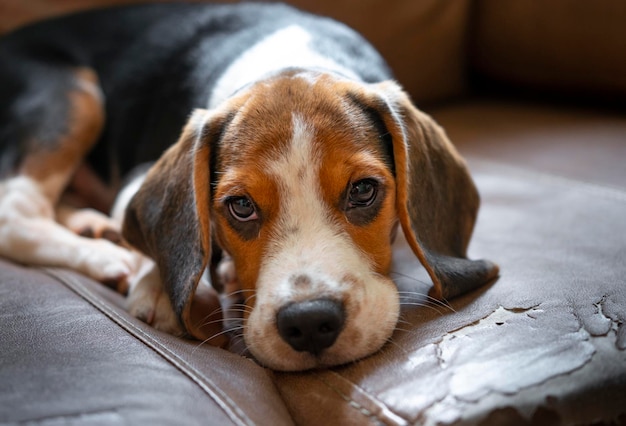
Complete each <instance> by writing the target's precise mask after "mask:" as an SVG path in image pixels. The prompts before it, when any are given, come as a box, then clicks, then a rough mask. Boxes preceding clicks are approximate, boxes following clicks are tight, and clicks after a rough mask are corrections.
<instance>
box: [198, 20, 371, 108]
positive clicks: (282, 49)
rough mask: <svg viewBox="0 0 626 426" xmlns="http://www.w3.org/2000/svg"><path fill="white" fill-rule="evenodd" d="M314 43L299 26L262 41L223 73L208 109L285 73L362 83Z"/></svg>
mask: <svg viewBox="0 0 626 426" xmlns="http://www.w3.org/2000/svg"><path fill="white" fill-rule="evenodd" d="M311 40H312V36H311V34H310V33H309V32H307V30H306V29H304V28H303V27H301V26H299V25H290V26H288V27H285V28H282V29H279V30H277V31H276V32H274V33H272V34H270V35H269V36H267V37H265V38H264V39H261V40H260V41H259V42H258V43H256V44H255V45H253V46H252V47H251V48H250V49H248V50H247V51H245V52H244V53H243V54H242V55H241V56H239V57H238V58H237V59H236V60H235V61H234V62H233V63H231V64H230V66H228V67H227V68H226V69H225V70H224V72H223V73H222V76H221V77H220V78H219V79H218V81H217V83H216V85H215V87H214V88H213V90H212V92H211V96H210V98H209V100H208V107H209V108H215V107H216V106H218V105H219V104H220V103H222V102H223V101H225V100H226V99H228V98H229V97H230V96H232V95H233V94H234V93H235V92H237V91H239V90H240V89H241V88H243V87H245V86H248V85H250V84H253V83H255V82H258V81H261V80H263V79H265V78H267V77H268V76H270V75H274V74H277V73H279V72H280V71H281V70H285V69H291V68H305V69H314V70H319V71H327V72H331V73H334V74H340V75H342V76H344V77H346V78H350V79H354V80H360V78H359V76H358V75H357V74H356V73H354V72H353V71H351V70H350V69H348V68H346V67H344V66H341V65H340V64H338V63H336V62H335V61H332V60H330V59H328V57H325V56H324V55H322V54H321V53H319V52H318V51H316V50H315V49H313V48H312V46H311Z"/></svg>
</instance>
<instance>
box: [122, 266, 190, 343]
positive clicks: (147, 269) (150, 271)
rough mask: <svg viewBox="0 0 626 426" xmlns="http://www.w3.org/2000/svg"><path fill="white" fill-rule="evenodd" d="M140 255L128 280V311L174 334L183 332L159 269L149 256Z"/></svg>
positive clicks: (177, 334) (155, 326)
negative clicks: (134, 272)
mask: <svg viewBox="0 0 626 426" xmlns="http://www.w3.org/2000/svg"><path fill="white" fill-rule="evenodd" d="M136 256H138V257H140V258H141V259H140V262H141V266H140V269H139V270H138V272H137V273H136V274H134V275H133V276H132V277H131V278H130V281H129V284H130V289H129V293H128V298H127V310H128V312H129V313H130V314H131V315H132V316H134V317H136V318H138V319H140V320H141V321H143V322H145V323H147V324H149V325H151V326H153V327H154V328H156V329H157V330H161V331H164V332H166V333H169V334H173V335H175V336H182V335H183V334H184V331H183V328H182V327H181V325H180V323H179V321H178V318H177V317H176V314H175V313H174V309H173V308H172V304H171V303H170V299H169V297H168V295H167V294H166V293H165V291H164V290H163V286H162V284H161V279H160V277H159V270H158V268H157V266H156V264H155V263H154V262H153V261H152V260H150V259H149V258H147V257H145V256H142V255H140V254H136Z"/></svg>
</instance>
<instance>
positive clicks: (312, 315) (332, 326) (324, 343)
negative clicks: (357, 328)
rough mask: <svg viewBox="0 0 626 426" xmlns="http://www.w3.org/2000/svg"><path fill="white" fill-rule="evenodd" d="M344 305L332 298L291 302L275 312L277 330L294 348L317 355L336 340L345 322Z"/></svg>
mask: <svg viewBox="0 0 626 426" xmlns="http://www.w3.org/2000/svg"><path fill="white" fill-rule="evenodd" d="M344 317H345V315H344V311H343V305H342V304H341V303H340V302H337V301H334V300H331V299H317V300H308V301H305V302H299V303H292V304H290V305H287V306H285V307H283V308H282V309H280V310H279V311H278V314H277V315H276V325H277V326H278V333H279V334H280V336H281V337H282V338H283V340H284V341H285V342H287V343H288V344H289V345H290V346H291V347H292V348H293V349H295V350H296V351H299V352H309V353H311V354H313V355H319V354H320V353H321V352H322V351H323V350H324V349H326V348H329V347H330V346H332V345H333V343H335V340H337V336H339V333H340V332H341V330H342V329H343V325H344Z"/></svg>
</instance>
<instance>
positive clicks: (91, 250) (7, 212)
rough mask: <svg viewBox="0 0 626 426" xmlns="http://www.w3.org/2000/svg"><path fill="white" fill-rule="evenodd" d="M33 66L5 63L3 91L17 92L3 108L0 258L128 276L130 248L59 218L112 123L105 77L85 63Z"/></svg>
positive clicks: (0, 73) (0, 75)
mask: <svg viewBox="0 0 626 426" xmlns="http://www.w3.org/2000/svg"><path fill="white" fill-rule="evenodd" d="M0 59H2V58H0ZM28 69H29V73H25V74H28V75H22V74H20V73H18V72H16V71H14V70H13V69H9V68H7V67H6V66H5V67H0V79H2V80H3V81H1V82H0V85H1V86H0V94H6V93H7V92H8V95H9V98H8V99H6V102H5V103H3V105H2V106H0V123H1V126H2V132H1V134H0V149H1V153H2V161H1V163H0V176H2V177H3V180H2V181H1V182H0V256H4V257H7V258H10V259H12V260H14V261H17V262H21V263H25V264H30V265H47V266H61V267H68V268H72V269H75V270H77V271H79V272H82V273H85V274H87V275H89V276H91V277H93V278H95V279H97V280H100V281H120V280H122V279H124V278H125V277H126V276H127V275H128V274H129V273H130V272H131V270H132V269H133V264H134V263H133V262H134V261H133V257H132V256H131V255H130V253H129V252H128V251H127V250H125V249H124V248H122V247H118V246H116V245H115V244H113V243H111V242H109V241H106V240H95V239H89V238H83V237H81V236H79V235H76V234H75V233H73V232H71V231H70V230H69V229H67V228H65V227H63V226H62V225H61V224H59V223H57V222H56V220H55V219H56V218H55V207H56V205H57V203H58V202H59V199H60V197H61V194H62V193H63V191H64V190H65V188H66V186H67V185H68V182H69V181H70V179H71V177H72V175H73V173H74V172H75V171H76V169H77V168H78V166H79V165H80V164H81V163H82V161H83V158H84V156H85V155H86V154H87V152H88V151H89V150H90V149H91V148H92V146H93V144H94V143H95V142H96V140H97V138H98V135H99V133H100V131H101V129H102V126H103V123H104V107H103V99H102V95H101V92H100V89H99V86H98V81H97V77H96V75H95V73H94V72H92V71H91V70H89V69H84V68H69V67H60V66H47V65H44V64H39V63H35V64H30V65H29V68H28ZM11 85H13V86H11ZM12 87H18V88H20V91H19V92H16V91H15V89H13V88H12ZM11 97H12V99H11Z"/></svg>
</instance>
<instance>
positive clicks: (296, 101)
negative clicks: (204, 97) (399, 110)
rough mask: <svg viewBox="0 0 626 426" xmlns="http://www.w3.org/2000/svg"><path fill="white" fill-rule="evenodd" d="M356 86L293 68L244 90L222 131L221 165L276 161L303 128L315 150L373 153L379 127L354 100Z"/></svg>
mask: <svg viewBox="0 0 626 426" xmlns="http://www.w3.org/2000/svg"><path fill="white" fill-rule="evenodd" d="M360 90H361V87H360V85H359V84H356V83H352V82H349V81H348V80H346V79H344V78H342V77H341V76H336V75H329V74H323V73H317V72H311V71H303V70H293V71H289V72H285V73H282V74H280V75H279V76H276V77H274V78H269V79H267V80H264V81H262V82H259V83H257V84H255V85H252V86H250V87H249V88H247V89H246V90H245V91H244V93H241V94H240V95H239V96H240V98H242V99H243V100H242V101H240V103H239V106H238V108H237V110H236V111H235V112H234V114H233V119H232V120H231V121H230V123H229V125H228V127H227V128H226V129H225V131H224V132H223V137H222V141H221V144H220V145H221V151H222V155H221V157H222V159H223V161H222V162H221V163H222V164H223V165H224V166H225V167H230V166H237V165H245V164H250V163H257V162H259V161H262V160H264V159H270V158H277V157H280V156H281V155H282V154H283V153H285V152H287V151H288V148H289V146H290V144H292V143H293V142H294V137H293V136H294V134H298V133H302V130H303V129H304V128H306V130H307V132H306V133H307V134H308V135H313V141H312V143H313V144H314V145H315V146H316V149H320V150H324V149H326V148H329V147H332V148H333V149H334V150H340V151H355V150H360V151H372V152H378V151H380V149H381V146H380V140H379V139H380V129H379V128H378V127H377V123H375V122H374V120H373V119H372V117H371V114H368V113H367V111H365V110H364V108H363V107H362V106H361V105H359V104H358V102H356V101H355V99H356V98H357V96H356V95H355V93H358V92H359V91H360Z"/></svg>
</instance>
